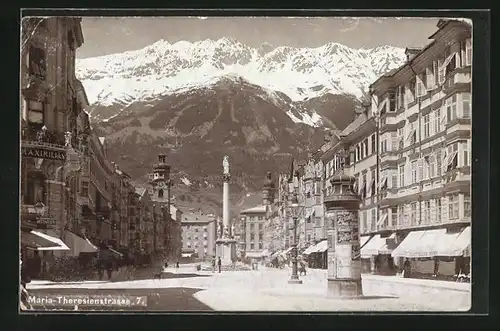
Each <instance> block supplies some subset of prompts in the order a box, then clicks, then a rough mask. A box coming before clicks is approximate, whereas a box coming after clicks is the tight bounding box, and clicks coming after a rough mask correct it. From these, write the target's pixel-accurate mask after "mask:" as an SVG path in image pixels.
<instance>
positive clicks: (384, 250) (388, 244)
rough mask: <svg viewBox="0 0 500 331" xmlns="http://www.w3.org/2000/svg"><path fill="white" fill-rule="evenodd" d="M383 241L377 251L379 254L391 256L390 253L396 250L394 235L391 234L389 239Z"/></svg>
mask: <svg viewBox="0 0 500 331" xmlns="http://www.w3.org/2000/svg"><path fill="white" fill-rule="evenodd" d="M382 239H383V240H385V242H384V244H383V245H382V247H380V248H379V249H378V253H379V254H391V253H392V251H393V250H394V249H395V248H396V246H397V245H396V233H392V234H391V235H390V236H389V237H386V238H382Z"/></svg>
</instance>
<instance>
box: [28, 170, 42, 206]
mask: <svg viewBox="0 0 500 331" xmlns="http://www.w3.org/2000/svg"><path fill="white" fill-rule="evenodd" d="M27 181H28V183H27V185H26V188H27V190H26V195H25V196H24V197H25V201H24V203H26V204H27V205H34V204H36V203H37V202H42V203H44V204H47V203H46V201H45V196H46V187H45V176H44V175H43V174H42V173H41V172H37V171H35V172H30V173H28V178H27Z"/></svg>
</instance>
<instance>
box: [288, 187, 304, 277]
mask: <svg viewBox="0 0 500 331" xmlns="http://www.w3.org/2000/svg"><path fill="white" fill-rule="evenodd" d="M290 211H291V213H292V219H293V244H292V247H293V254H292V276H291V277H290V279H289V280H288V284H302V280H300V279H299V275H298V273H297V255H298V251H297V219H298V213H299V200H298V198H297V192H294V193H293V196H292V200H291V202H290Z"/></svg>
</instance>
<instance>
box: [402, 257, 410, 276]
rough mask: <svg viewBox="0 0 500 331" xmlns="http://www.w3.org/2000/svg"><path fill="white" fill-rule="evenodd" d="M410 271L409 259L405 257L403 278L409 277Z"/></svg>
mask: <svg viewBox="0 0 500 331" xmlns="http://www.w3.org/2000/svg"><path fill="white" fill-rule="evenodd" d="M410 272H411V265H410V261H409V260H408V259H405V262H404V264H403V278H409V277H410Z"/></svg>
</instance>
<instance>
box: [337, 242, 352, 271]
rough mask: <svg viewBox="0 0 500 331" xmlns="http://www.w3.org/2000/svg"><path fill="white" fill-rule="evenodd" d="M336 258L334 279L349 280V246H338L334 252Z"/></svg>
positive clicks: (350, 261)
mask: <svg viewBox="0 0 500 331" xmlns="http://www.w3.org/2000/svg"><path fill="white" fill-rule="evenodd" d="M335 258H336V261H335V262H336V267H337V270H336V277H337V278H351V277H352V275H351V264H352V260H351V246H350V245H339V246H337V248H336V250H335Z"/></svg>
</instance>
